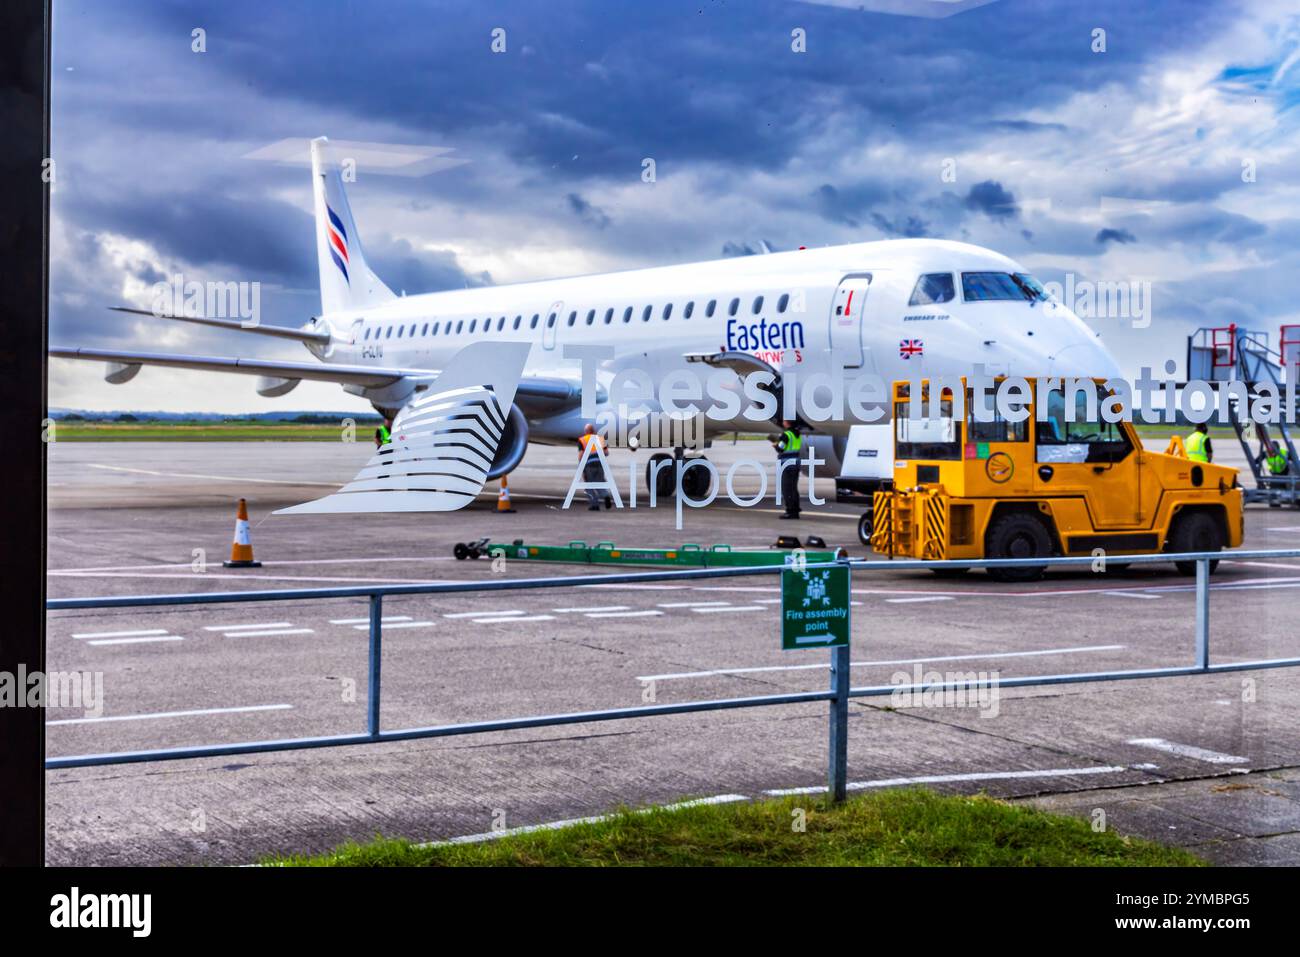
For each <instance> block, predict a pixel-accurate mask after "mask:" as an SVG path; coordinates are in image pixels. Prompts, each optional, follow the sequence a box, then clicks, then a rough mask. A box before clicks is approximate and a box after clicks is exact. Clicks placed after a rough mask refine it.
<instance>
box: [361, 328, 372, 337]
mask: <svg viewBox="0 0 1300 957" xmlns="http://www.w3.org/2000/svg"><path fill="white" fill-rule="evenodd" d="M361 338H362V339H369V338H370V327H369V326H366V334H365V335H364V336H362V337H361Z"/></svg>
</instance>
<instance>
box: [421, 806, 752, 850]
mask: <svg viewBox="0 0 1300 957" xmlns="http://www.w3.org/2000/svg"><path fill="white" fill-rule="evenodd" d="M748 800H749V798H747V797H745V795H743V794H715V795H714V796H713V797H706V798H697V799H696V800H694V801H679V802H677V803H676V804H665V805H663V806H662V807H648V808H638V809H637V810H635V811H633V812H632V813H633V814H652V813H654V812H655V811H680V810H683V809H685V808H690V807H699V806H701V805H706V804H734V803H735V802H737V801H748ZM614 816H615V815H613V814H596V815H593V816H591V817H575V818H570V819H569V820H567V821H550V822H548V823H546V824H526V825H524V826H523V827H511V828H506V829H503V830H500V831H487V832H485V833H482V834H465V835H463V836H462V837H453V838H449V839H447V840H445V841H429V842H428V843H425V844H417V845H416V846H417V847H442V846H445V845H448V844H481V843H483V842H484V841H495V840H497V839H498V838H502V837H511V836H513V835H516V834H534V833H536V832H538V831H558V830H561V829H563V828H566V827H573V826H575V825H577V824H599V823H600V822H602V821H608V820H612V819H613V818H614Z"/></svg>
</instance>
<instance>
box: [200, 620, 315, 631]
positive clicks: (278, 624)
mask: <svg viewBox="0 0 1300 957" xmlns="http://www.w3.org/2000/svg"><path fill="white" fill-rule="evenodd" d="M292 627H293V622H291V621H267V622H257V623H256V624H251V625H204V626H203V630H204V631H244V630H246V629H248V628H292Z"/></svg>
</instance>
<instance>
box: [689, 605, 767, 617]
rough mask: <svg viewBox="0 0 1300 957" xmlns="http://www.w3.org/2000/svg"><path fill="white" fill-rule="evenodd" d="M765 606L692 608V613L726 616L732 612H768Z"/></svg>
mask: <svg viewBox="0 0 1300 957" xmlns="http://www.w3.org/2000/svg"><path fill="white" fill-rule="evenodd" d="M767 610H768V609H767V608H766V606H764V605H730V606H728V607H726V608H692V609H691V611H693V612H695V614H697V615H717V614H723V615H725V614H726V613H727V612H732V611H767Z"/></svg>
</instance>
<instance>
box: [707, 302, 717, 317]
mask: <svg viewBox="0 0 1300 957" xmlns="http://www.w3.org/2000/svg"><path fill="white" fill-rule="evenodd" d="M717 308H718V300H716V299H710V300H709V304H708V305H707V306H706V307H705V308H704V318H706V319H712V318H713V310H715V309H717Z"/></svg>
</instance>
